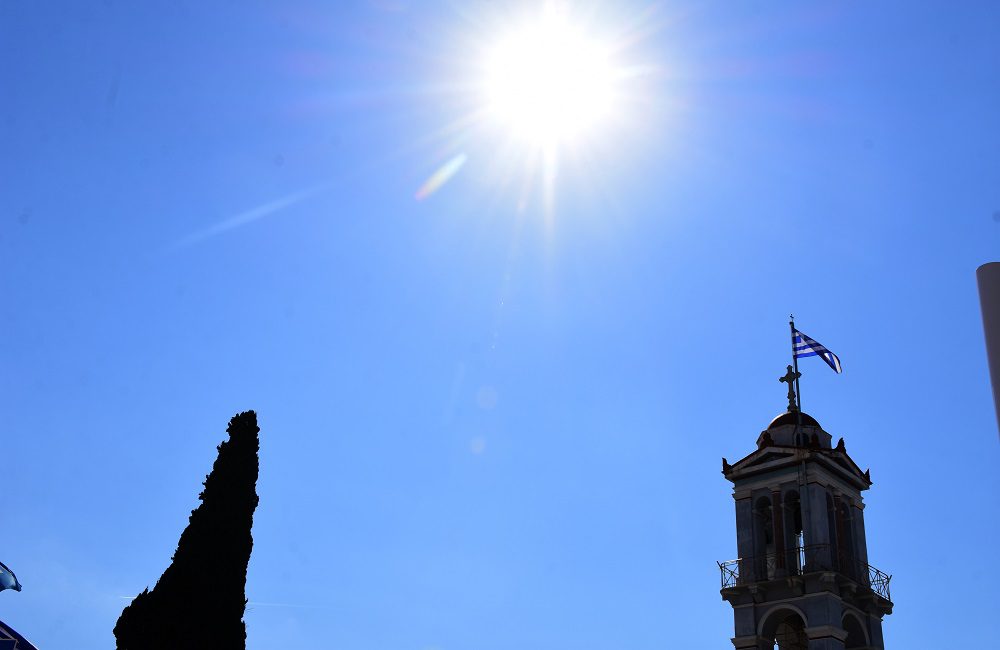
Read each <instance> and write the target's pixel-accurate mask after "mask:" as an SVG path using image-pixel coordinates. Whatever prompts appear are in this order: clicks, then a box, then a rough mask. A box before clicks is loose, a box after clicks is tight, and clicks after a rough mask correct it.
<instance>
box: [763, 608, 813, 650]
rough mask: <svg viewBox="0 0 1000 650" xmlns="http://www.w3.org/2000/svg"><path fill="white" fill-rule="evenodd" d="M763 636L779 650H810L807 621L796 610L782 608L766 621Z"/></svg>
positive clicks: (772, 646)
mask: <svg viewBox="0 0 1000 650" xmlns="http://www.w3.org/2000/svg"><path fill="white" fill-rule="evenodd" d="M762 632H763V637H764V638H765V639H766V640H767V641H768V642H770V644H771V645H770V646H769V647H771V648H776V649H777V650H808V649H809V637H808V636H807V635H806V622H805V621H804V620H802V617H801V616H800V615H799V614H798V613H797V612H794V611H790V610H787V609H781V610H778V611H775V612H773V613H772V614H771V615H770V616H769V617H768V619H767V620H766V621H765V622H764V626H763V630H762Z"/></svg>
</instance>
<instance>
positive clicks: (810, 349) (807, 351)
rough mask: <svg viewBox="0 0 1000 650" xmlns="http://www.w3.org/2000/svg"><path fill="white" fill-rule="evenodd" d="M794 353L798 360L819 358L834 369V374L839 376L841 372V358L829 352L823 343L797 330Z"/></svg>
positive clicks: (793, 338)
mask: <svg viewBox="0 0 1000 650" xmlns="http://www.w3.org/2000/svg"><path fill="white" fill-rule="evenodd" d="M792 352H793V353H794V354H795V358H796V359H801V358H802V357H819V358H821V359H823V361H826V364H827V365H828V366H830V367H831V368H833V371H834V372H836V373H838V374H839V373H840V372H841V368H840V358H839V357H837V355H835V354H834V353H833V352H830V351H829V350H827V349H826V347H824V345H823V344H822V343H819V342H818V341H816V340H814V339H811V338H809V337H808V336H806V335H805V334H803V333H802V332H800V331H799V330H795V335H794V336H792Z"/></svg>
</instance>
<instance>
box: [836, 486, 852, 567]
mask: <svg viewBox="0 0 1000 650" xmlns="http://www.w3.org/2000/svg"><path fill="white" fill-rule="evenodd" d="M842 504H843V501H841V500H840V494H839V493H837V492H834V493H833V523H834V525H835V526H836V527H837V548H835V549H833V554H834V555H833V561H834V562H836V564H834V566H835V567H837V568H838V569H840V572H841V573H846V574H848V575H851V566H850V557H851V546H850V544H851V539H850V537H849V536H848V534H847V522H846V521H844V515H843V512H844V510H843V507H842Z"/></svg>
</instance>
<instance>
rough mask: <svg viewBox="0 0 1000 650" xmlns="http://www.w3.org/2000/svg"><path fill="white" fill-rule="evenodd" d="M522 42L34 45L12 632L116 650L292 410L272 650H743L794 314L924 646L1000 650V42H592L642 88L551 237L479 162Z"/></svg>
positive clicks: (555, 195) (6, 35)
mask: <svg viewBox="0 0 1000 650" xmlns="http://www.w3.org/2000/svg"><path fill="white" fill-rule="evenodd" d="M502 5H503V3H497V2H477V1H472V2H431V1H429V0H428V1H427V2H422V1H421V2H417V1H415V0H414V1H409V0H368V1H360V0H359V1H357V2H346V1H345V2H328V3H324V2H300V1H297V0H286V1H283V2H271V3H266V2H247V3H236V2H194V1H184V2H182V1H175V2H153V1H150V2H140V3H132V2H122V1H120V0H106V1H104V2H96V1H95V2H28V1H26V0H4V2H2V3H0V143H2V150H0V297H2V299H0V413H2V415H0V422H2V426H0V441H2V452H3V460H4V466H5V468H6V469H5V472H4V475H3V489H2V491H0V509H2V513H3V520H2V526H3V527H2V530H3V535H2V540H0V560H2V561H3V562H5V563H7V564H8V565H9V566H10V567H11V568H12V569H13V570H14V571H15V572H16V573H17V575H18V577H19V578H20V580H21V582H22V583H23V584H24V591H23V592H21V593H15V592H9V591H8V592H3V593H0V619H3V620H4V621H6V622H7V623H9V624H10V625H12V626H13V627H15V628H16V629H18V630H19V631H20V632H22V633H23V634H24V635H25V636H26V637H28V638H29V639H31V640H33V641H34V642H35V643H37V644H38V645H39V646H40V647H43V648H48V649H55V648H74V649H76V650H90V649H95V650H96V649H106V648H110V647H113V645H114V638H113V635H112V628H113V627H114V624H115V621H116V620H117V617H118V615H119V613H120V612H121V609H122V608H123V607H124V606H125V605H126V604H127V602H128V601H127V598H128V597H130V596H134V595H135V594H136V593H138V592H139V591H141V590H142V589H143V588H145V587H147V586H150V587H151V586H152V585H153V584H154V583H155V581H156V579H157V578H158V577H159V576H160V574H161V572H162V571H163V569H164V568H165V567H166V566H167V564H168V563H169V560H170V556H171V554H172V552H173V550H174V548H175V546H176V542H177V538H178V536H179V534H180V532H181V530H182V529H183V528H184V526H185V525H186V524H187V517H188V515H189V513H190V510H191V509H192V508H194V507H195V506H196V504H197V499H196V497H197V494H198V492H199V491H200V489H201V481H202V480H203V479H204V476H205V474H206V473H207V472H208V471H209V469H210V468H211V464H212V462H213V460H214V458H215V453H216V452H215V446H216V445H217V444H218V443H219V442H220V441H221V440H223V439H224V437H225V427H226V424H227V422H228V419H229V418H230V417H231V416H232V415H233V414H235V413H236V412H239V411H242V410H246V409H255V410H257V412H258V414H259V419H260V425H261V429H262V431H261V454H260V461H261V474H260V481H259V483H258V491H259V493H260V506H259V507H258V509H257V512H256V516H255V520H254V528H253V536H254V550H253V556H252V558H251V560H250V567H249V576H248V582H247V596H248V598H249V599H250V605H249V606H248V610H247V613H246V622H247V633H248V642H247V647H248V648H251V649H253V650H263V649H265V648H290V649H300V648H301V649H303V650H306V649H313V648H316V649H319V648H343V649H350V650H472V649H475V650H501V649H502V650H508V649H510V648H521V649H524V650H542V649H545V650H551V649H557V650H590V649H593V650H597V649H600V650H607V649H619V648H620V649H622V650H654V649H660V648H674V647H684V648H690V649H701V648H704V649H708V648H726V647H730V642H729V637H731V636H732V612H731V608H730V607H729V605H728V604H726V603H725V602H723V601H722V600H721V599H720V596H719V575H718V568H717V567H716V565H715V562H716V560H725V559H730V558H732V557H734V556H735V555H736V544H735V531H734V513H733V502H732V498H731V496H730V494H731V486H730V484H729V483H727V482H726V481H725V480H724V479H723V477H722V476H721V474H720V458H721V457H722V456H726V457H728V458H729V460H730V461H735V460H736V459H738V458H741V457H742V456H744V455H745V454H747V453H749V452H750V451H752V450H753V449H754V441H755V439H756V437H757V435H758V434H759V433H760V431H761V430H762V429H763V428H764V427H765V426H766V425H767V423H768V422H769V420H770V419H771V418H772V417H773V416H775V415H776V414H777V413H779V412H781V411H782V410H783V409H784V406H785V399H784V396H785V390H784V386H783V385H781V384H779V383H778V382H777V377H779V376H780V375H781V374H782V373H783V372H784V368H785V365H786V364H787V363H789V350H788V348H789V342H788V323H787V320H788V318H787V317H788V314H789V312H794V313H795V315H796V318H797V322H798V324H799V326H800V327H801V329H803V330H804V331H805V332H807V333H808V334H809V335H810V336H812V337H814V338H816V339H818V340H819V341H821V342H822V343H824V344H825V345H827V346H828V347H830V348H831V349H832V350H834V351H835V352H837V353H838V354H839V356H840V357H841V360H842V361H843V366H844V373H843V374H842V375H839V376H838V375H835V374H834V373H833V372H831V371H830V370H829V369H828V368H827V367H826V366H825V365H824V364H823V363H822V362H821V361H819V360H817V359H809V360H805V361H804V362H803V364H802V367H801V369H802V371H803V372H804V376H803V380H802V388H803V405H804V408H805V410H806V411H808V412H809V413H810V414H812V415H813V416H815V417H816V418H817V419H818V420H819V421H820V422H821V423H822V424H823V425H824V428H826V429H827V430H828V431H830V432H831V433H832V434H833V435H834V437H835V439H836V438H837V437H839V436H843V437H844V438H845V439H846V443H847V448H848V450H849V451H850V453H851V455H852V457H853V458H854V459H855V460H856V461H857V462H858V464H859V465H861V467H863V468H864V467H870V468H871V473H872V478H873V480H874V486H873V487H872V489H871V490H870V491H869V492H867V493H866V495H865V498H866V503H867V510H866V516H865V519H866V524H867V530H868V548H869V555H870V560H871V562H872V564H873V565H875V566H877V567H879V568H881V569H882V570H884V571H886V572H887V573H891V574H893V579H892V594H893V599H894V601H895V603H896V611H895V613H894V614H893V615H892V616H889V617H887V618H886V621H885V637H886V643H887V647H889V648H912V649H921V648H945V647H951V648H986V647H990V645H991V644H992V643H994V642H995V641H996V638H997V631H998V628H997V617H996V615H997V609H996V600H995V599H996V584H995V582H996V579H995V570H994V566H993V565H994V563H995V558H996V553H997V550H998V547H997V539H998V534H1000V508H998V505H1000V499H998V495H1000V477H998V472H997V467H998V462H1000V444H998V435H997V423H996V422H995V418H994V412H993V405H992V402H991V393H990V388H989V378H988V374H987V367H986V363H985V351H984V344H983V337H982V326H981V321H980V313H979V306H978V297H977V291H976V286H975V275H974V273H975V269H976V267H977V266H978V265H980V264H982V263H984V262H987V261H991V260H997V259H1000V39H998V38H997V34H998V33H1000V5H998V4H997V3H995V2H981V3H976V2H961V3H954V2H911V1H895V2H890V1H886V2H879V3H870V2H846V1H845V2H813V3H801V2H792V1H781V2H736V3H734V2H689V1H681V0H677V1H670V0H666V1H664V2H659V3H652V4H650V3H646V2H631V1H622V2H615V3H605V4H600V5H594V3H590V4H589V5H587V6H586V7H578V10H579V12H581V13H587V12H592V13H590V14H588V15H590V16H591V17H593V16H599V17H600V20H599V21H596V22H597V23H599V26H601V27H606V28H607V29H609V30H612V31H614V30H618V31H617V33H618V34H627V35H629V38H628V39H627V42H626V43H625V44H624V45H623V46H622V47H623V50H622V52H621V56H622V57H623V58H624V59H627V60H628V61H630V62H632V63H633V64H634V70H633V71H634V72H635V74H634V76H633V77H632V78H630V81H629V82H628V83H629V84H630V86H629V87H630V89H631V90H630V92H631V93H632V95H630V97H629V100H628V102H626V103H627V104H628V105H627V106H626V107H623V108H622V109H621V111H622V113H621V115H620V119H621V120H622V121H625V122H627V128H621V127H616V128H618V129H619V130H618V131H611V130H609V131H608V134H606V136H607V137H605V138H604V139H603V140H602V139H601V135H600V134H599V133H595V134H594V137H593V142H592V143H591V145H590V146H587V147H583V146H581V147H580V151H576V152H564V153H563V154H562V156H561V157H560V165H559V168H558V172H557V173H556V174H555V175H554V178H552V179H551V194H550V197H549V198H550V199H551V201H550V200H549V199H546V198H545V197H544V196H542V195H543V194H545V193H544V192H541V191H540V190H539V186H540V185H541V184H543V183H541V182H540V181H538V180H537V177H538V175H539V174H538V166H537V165H535V166H534V167H532V166H531V165H530V164H529V163H528V162H526V160H525V159H526V158H528V156H527V155H526V154H523V152H522V154H518V153H517V145H515V144H512V143H510V142H506V141H503V136H502V134H501V133H499V132H497V130H496V129H491V128H486V127H484V126H482V125H481V124H478V123H477V122H476V120H475V119H470V115H472V114H473V111H474V110H475V97H474V93H471V92H470V91H469V87H470V85H474V84H475V79H471V80H470V75H474V74H475V70H476V66H475V60H476V56H478V54H477V53H478V52H479V48H480V45H481V43H482V42H483V39H484V38H487V37H488V32H489V30H490V29H492V27H491V25H493V24H494V23H495V22H496V20H498V19H497V18H496V16H497V12H498V11H501V12H502V10H503V9H502ZM456 157H458V158H456ZM463 160H464V164H462V161H463ZM448 161H453V164H452V165H451V166H450V167H447V168H448V169H450V170H451V171H454V172H455V173H454V174H453V175H452V176H451V177H450V179H449V180H448V182H446V183H444V184H443V185H441V186H440V187H439V188H438V189H437V190H436V191H434V192H432V193H429V194H427V193H425V194H423V195H421V197H422V198H421V199H418V198H417V197H416V195H417V193H418V189H419V188H421V186H422V185H423V184H424V183H425V181H426V180H427V179H428V178H429V177H431V175H432V174H433V173H434V172H435V170H438V169H440V168H441V167H442V165H446V163H447V162H448ZM456 169H457V171H456ZM196 633H197V630H192V634H196Z"/></svg>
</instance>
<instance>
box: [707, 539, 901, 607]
mask: <svg viewBox="0 0 1000 650" xmlns="http://www.w3.org/2000/svg"><path fill="white" fill-rule="evenodd" d="M718 565H719V570H720V571H721V573H722V588H723V589H726V588H728V587H738V586H742V585H748V584H753V583H755V582H765V581H767V580H775V579H777V578H782V577H786V576H797V575H804V574H807V573H814V572H818V571H836V572H838V573H840V574H842V575H844V576H846V577H848V578H850V579H851V580H852V581H854V582H855V583H857V584H858V585H860V586H861V587H864V588H866V589H870V590H871V591H872V592H873V593H875V594H876V595H877V596H879V597H881V598H884V599H885V600H887V601H889V602H892V599H891V598H889V581H890V580H891V579H892V576H891V575H886V574H885V573H882V572H881V571H879V570H878V569H876V568H875V567H873V566H871V565H870V564H867V563H865V562H862V561H861V560H858V559H856V558H853V557H851V556H849V555H848V554H847V553H843V552H837V551H836V549H833V548H832V547H831V546H830V545H829V544H816V545H813V546H801V547H798V548H792V549H788V550H787V551H785V552H784V553H781V554H779V553H768V554H767V555H759V556H755V557H749V558H740V559H738V560H729V561H728V562H719V563H718Z"/></svg>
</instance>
